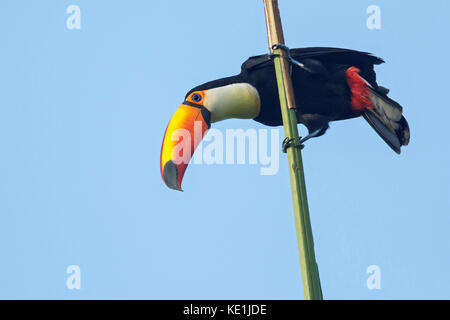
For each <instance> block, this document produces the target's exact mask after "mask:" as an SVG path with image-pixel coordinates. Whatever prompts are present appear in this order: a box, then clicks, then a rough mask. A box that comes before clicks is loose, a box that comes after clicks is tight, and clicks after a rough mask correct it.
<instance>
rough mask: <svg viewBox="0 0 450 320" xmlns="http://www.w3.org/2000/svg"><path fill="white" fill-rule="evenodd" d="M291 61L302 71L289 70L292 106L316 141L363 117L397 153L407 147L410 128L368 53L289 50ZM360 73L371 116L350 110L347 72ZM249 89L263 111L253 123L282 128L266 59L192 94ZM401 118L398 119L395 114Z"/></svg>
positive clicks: (255, 60) (249, 63)
mask: <svg viewBox="0 0 450 320" xmlns="http://www.w3.org/2000/svg"><path fill="white" fill-rule="evenodd" d="M290 54H291V56H292V58H293V59H295V60H297V61H300V62H301V63H303V65H305V67H306V68H301V67H298V66H296V65H292V66H291V78H292V83H293V87H294V95H295V100H296V107H297V109H296V112H297V118H298V122H299V123H302V124H304V125H305V126H306V127H307V128H308V130H309V133H310V134H311V135H313V136H320V135H322V134H324V133H325V131H326V130H327V129H328V127H329V125H328V124H329V122H331V121H338V120H345V119H350V118H356V117H359V116H363V117H364V118H365V119H366V120H367V121H368V122H369V124H370V125H371V126H372V127H373V128H374V129H375V130H376V132H377V133H378V134H379V135H380V136H381V137H382V138H383V139H384V140H385V141H386V142H387V143H388V144H389V146H390V147H391V148H392V149H393V150H395V151H396V152H397V153H400V147H401V146H402V145H407V144H408V142H409V126H408V123H407V121H406V119H405V118H404V117H403V116H402V107H401V106H400V105H399V104H398V103H397V102H395V101H393V100H392V99H390V98H388V97H387V93H388V92H389V90H387V89H386V88H384V87H381V86H378V84H377V81H376V74H375V71H374V65H379V64H381V63H383V62H384V61H383V60H382V59H380V58H378V57H375V56H373V55H371V54H369V53H366V52H360V51H355V50H348V49H338V48H320V47H315V48H301V49H292V50H291V51H290ZM352 67H353V68H357V69H359V76H360V77H361V78H362V79H363V80H362V81H365V82H367V90H368V91H367V92H369V94H368V96H367V97H361V98H367V99H370V100H371V101H372V104H373V106H374V107H373V108H372V109H371V110H363V109H361V110H359V109H357V110H355V108H352V105H351V104H352V98H353V95H355V94H359V93H356V92H354V91H352V88H351V87H350V86H349V83H348V75H347V73H346V72H347V70H348V69H349V68H352ZM306 69H307V70H306ZM242 82H245V83H249V84H251V85H252V86H253V87H255V88H256V90H257V91H258V93H259V96H260V102H261V110H260V113H259V115H258V116H257V117H256V118H254V120H255V121H258V122H260V123H263V124H265V125H269V126H278V125H282V118H281V111H280V102H279V97H278V90H277V84H276V77H275V70H274V65H273V61H272V59H271V56H270V55H260V56H254V57H251V58H249V59H248V60H247V61H245V62H244V63H243V64H242V67H241V73H240V74H239V75H236V76H232V77H227V78H222V79H218V80H215V81H211V82H207V83H205V84H203V85H200V86H197V87H195V88H193V89H192V90H190V91H189V92H188V94H187V95H186V96H188V95H189V94H190V93H192V92H193V91H197V90H207V89H211V88H215V87H219V86H225V85H228V84H232V83H242ZM397 111H398V112H399V113H398V112H397Z"/></svg>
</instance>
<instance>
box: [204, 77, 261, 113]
mask: <svg viewBox="0 0 450 320" xmlns="http://www.w3.org/2000/svg"><path fill="white" fill-rule="evenodd" d="M203 105H204V107H205V108H206V109H208V110H209V111H210V112H211V122H218V121H222V120H225V119H231V118H237V119H253V118H255V117H256V116H258V114H259V111H260V107H261V101H260V99H259V94H258V91H257V90H256V89H255V88H254V87H253V86H252V85H250V84H248V83H233V84H229V85H226V86H223V87H218V88H214V89H209V90H207V91H205V101H204V103H203Z"/></svg>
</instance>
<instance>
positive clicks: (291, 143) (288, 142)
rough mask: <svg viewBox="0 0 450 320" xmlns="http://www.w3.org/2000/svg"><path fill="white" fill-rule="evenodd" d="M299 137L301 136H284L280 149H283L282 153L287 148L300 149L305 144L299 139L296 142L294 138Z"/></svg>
mask: <svg viewBox="0 0 450 320" xmlns="http://www.w3.org/2000/svg"><path fill="white" fill-rule="evenodd" d="M299 139H301V137H299V138H298V139H295V138H288V137H286V138H284V140H283V143H282V144H281V150H282V151H283V153H286V152H287V149H288V148H291V147H293V148H300V150H302V149H303V148H304V147H305V146H304V145H303V144H301V140H300V142H297V141H296V140H299Z"/></svg>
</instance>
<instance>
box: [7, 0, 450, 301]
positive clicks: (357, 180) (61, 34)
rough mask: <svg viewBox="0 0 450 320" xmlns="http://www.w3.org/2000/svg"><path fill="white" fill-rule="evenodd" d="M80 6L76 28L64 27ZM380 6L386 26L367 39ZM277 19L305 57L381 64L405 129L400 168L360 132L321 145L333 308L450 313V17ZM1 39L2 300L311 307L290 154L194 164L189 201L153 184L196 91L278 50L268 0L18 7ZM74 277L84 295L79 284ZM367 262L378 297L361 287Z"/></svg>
mask: <svg viewBox="0 0 450 320" xmlns="http://www.w3.org/2000/svg"><path fill="white" fill-rule="evenodd" d="M71 4H76V5H78V6H79V7H80V8H81V29H80V30H68V29H67V28H66V19H67V18H68V16H69V15H68V14H66V8H67V7H68V6H69V5H71ZM372 4H375V5H378V6H379V7H380V8H381V19H382V20H381V21H382V28H381V30H368V29H367V27H366V19H367V17H368V15H367V14H366V8H367V7H368V6H369V5H372ZM280 10H281V14H282V19H283V23H284V31H285V37H286V41H287V44H288V45H289V46H291V47H304V46H336V47H346V48H353V49H359V50H363V51H369V52H373V53H374V54H375V55H377V56H380V57H383V58H384V59H385V60H386V62H387V63H386V64H384V65H382V66H379V67H377V74H378V81H379V83H380V84H382V85H384V86H386V87H388V88H390V89H391V94H390V95H391V97H393V98H394V99H396V100H398V101H399V102H400V103H401V104H402V105H403V106H404V114H405V116H406V118H407V119H408V121H409V123H410V127H411V144H410V145H409V146H408V147H407V148H404V151H403V153H402V155H401V156H397V155H396V154H395V153H393V152H392V151H391V150H390V149H389V148H388V147H387V146H386V145H385V144H384V143H383V141H382V140H381V139H380V138H379V137H378V136H377V135H376V134H375V133H374V132H373V130H372V129H371V128H370V127H369V126H368V125H367V124H366V123H365V122H364V121H363V120H361V119H356V120H351V121H344V122H342V123H333V124H332V125H331V128H330V130H329V131H328V132H327V134H326V135H325V136H323V137H321V138H320V139H315V140H312V141H310V142H308V144H307V146H306V148H305V150H304V152H303V158H304V166H305V174H306V180H307V188H308V195H309V205H310V211H311V220H312V225H313V232H314V237H315V239H314V240H315V247H316V256H317V262H318V265H319V270H320V276H321V281H322V290H323V292H324V297H325V298H328V299H411V298H414V299H420V298H438V299H442V298H445V299H448V298H450V295H449V293H448V286H449V284H450V275H449V272H448V270H449V269H450V258H449V252H450V241H449V240H450V238H449V232H448V227H449V225H450V194H449V193H450V182H449V181H450V170H449V165H448V164H449V163H450V153H449V151H448V148H447V147H446V146H447V145H448V141H447V139H448V132H447V130H448V129H447V124H448V119H449V117H450V109H449V108H448V102H447V99H446V93H447V91H448V88H447V86H448V84H447V75H448V74H449V72H450V67H449V63H448V52H449V50H450V44H449V42H448V41H447V40H445V39H446V38H447V36H446V34H447V33H448V31H449V28H450V21H449V20H448V12H449V11H450V3H449V2H448V1H445V0H442V1H439V0H434V1H427V2H425V1H417V2H415V3H414V4H411V3H407V2H393V1H384V0H376V1H360V0H358V1H356V0H354V1H345V2H336V1H331V0H330V1H287V0H281V1H280ZM0 30H1V31H0V33H1V35H2V36H1V39H2V43H3V44H2V50H1V51H0V87H1V91H0V92H1V94H0V106H1V109H0V110H1V116H0V148H1V157H0V253H1V257H2V258H1V264H0V298H3V299H5V298H25V299H34V298H41V299H49V298H58V299H83V298H84V299H95V298H104V299H108V298H125V299H132V298H135V299H228V298H230V299H302V298H303V293H302V286H301V278H300V269H299V261H298V252H297V242H296V234H295V226H294V217H293V212H292V201H291V194H290V185H289V176H288V171H287V159H286V158H285V155H282V154H281V155H280V171H279V173H278V174H277V175H273V176H261V175H260V174H259V167H258V166H257V165H235V166H231V165H228V166H226V165H212V166H211V165H191V166H190V167H189V168H188V170H187V173H186V176H185V179H184V182H183V187H184V189H185V192H183V193H180V192H176V191H173V190H170V189H168V188H167V187H165V185H164V184H163V182H162V180H161V177H160V173H159V152H160V147H161V142H162V138H163V134H164V129H165V127H166V125H167V123H168V121H169V119H170V117H171V116H172V114H173V113H174V112H175V110H176V108H177V107H178V106H179V104H180V102H181V101H182V99H183V98H184V95H185V93H186V92H187V91H188V90H189V89H191V88H192V87H194V86H196V85H198V84H201V83H203V82H206V81H209V80H214V79H217V78H219V77H223V76H229V75H233V74H236V73H238V72H239V69H240V65H241V63H242V62H243V61H245V59H246V58H247V57H249V56H252V55H256V54H261V53H265V52H266V51H267V40H266V29H265V24H264V12H263V5H262V1H259V0H258V1H256V0H255V1H239V0H233V1H206V0H203V1H200V0H193V1H189V2H186V1H136V0H133V1H121V2H119V1H116V2H114V3H111V2H110V1H86V0H78V1H18V0H15V1H12V0H6V1H2V2H1V4H0ZM215 128H218V129H220V130H225V129H226V128H242V129H248V128H256V129H261V128H264V127H263V126H262V125H260V124H258V123H256V122H254V121H249V120H228V121H224V122H221V123H218V124H217V125H215ZM299 128H300V131H301V133H302V134H304V133H305V129H304V128H301V127H299ZM281 133H282V131H280V143H281V139H282V138H283V136H282V134H281ZM70 265H78V266H79V267H80V269H81V289H80V290H68V288H67V287H66V279H67V277H68V276H69V275H68V274H66V268H67V267H68V266H70ZM370 265H377V266H379V267H380V270H381V275H382V278H381V289H380V290H369V289H368V288H367V287H366V279H367V277H368V276H369V275H368V274H366V269H367V267H368V266H370Z"/></svg>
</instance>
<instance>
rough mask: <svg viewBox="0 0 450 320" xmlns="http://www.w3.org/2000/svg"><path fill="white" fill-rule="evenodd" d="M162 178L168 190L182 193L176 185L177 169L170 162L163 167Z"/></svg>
mask: <svg viewBox="0 0 450 320" xmlns="http://www.w3.org/2000/svg"><path fill="white" fill-rule="evenodd" d="M163 176H164V182H165V183H166V185H167V186H168V187H169V188H170V189H174V190H178V191H183V190H182V189H181V187H180V186H179V185H178V181H177V176H178V169H177V165H176V164H175V162H173V161H172V160H170V161H167V162H166V164H165V165H164V170H163Z"/></svg>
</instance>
